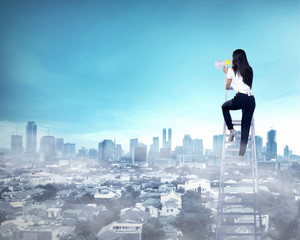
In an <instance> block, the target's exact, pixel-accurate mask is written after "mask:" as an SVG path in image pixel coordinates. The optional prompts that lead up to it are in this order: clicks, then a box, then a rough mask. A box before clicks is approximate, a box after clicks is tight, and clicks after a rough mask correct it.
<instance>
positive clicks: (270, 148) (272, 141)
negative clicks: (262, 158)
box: [266, 129, 277, 161]
mask: <svg viewBox="0 0 300 240" xmlns="http://www.w3.org/2000/svg"><path fill="white" fill-rule="evenodd" d="M267 139H268V142H267V150H266V160H268V161H270V160H271V159H277V143H276V131H275V130H273V129H271V130H270V131H269V132H268V133H267Z"/></svg>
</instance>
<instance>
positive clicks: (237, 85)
mask: <svg viewBox="0 0 300 240" xmlns="http://www.w3.org/2000/svg"><path fill="white" fill-rule="evenodd" d="M226 78H227V79H232V82H231V86H232V88H233V90H234V91H235V92H236V93H238V92H240V93H245V94H248V95H253V93H252V90H251V88H250V87H249V86H248V85H247V84H246V83H244V81H243V77H242V75H241V74H240V73H239V72H237V73H236V74H234V71H233V69H232V68H228V72H227V75H226Z"/></svg>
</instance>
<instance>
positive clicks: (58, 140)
mask: <svg viewBox="0 0 300 240" xmlns="http://www.w3.org/2000/svg"><path fill="white" fill-rule="evenodd" d="M63 148H64V139H63V138H56V144H55V150H56V156H57V157H59V158H60V157H62V153H63Z"/></svg>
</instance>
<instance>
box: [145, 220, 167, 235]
mask: <svg viewBox="0 0 300 240" xmlns="http://www.w3.org/2000/svg"><path fill="white" fill-rule="evenodd" d="M164 236H165V232H164V230H163V226H162V225H161V224H160V222H159V221H158V219H157V218H150V219H148V221H147V222H146V223H144V224H143V230H142V239H143V240H153V239H155V240H162V239H163V238H164Z"/></svg>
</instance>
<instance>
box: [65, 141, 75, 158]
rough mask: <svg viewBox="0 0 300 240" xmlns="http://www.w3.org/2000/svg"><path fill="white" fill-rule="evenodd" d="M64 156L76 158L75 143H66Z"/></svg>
mask: <svg viewBox="0 0 300 240" xmlns="http://www.w3.org/2000/svg"><path fill="white" fill-rule="evenodd" d="M62 155H63V157H64V158H73V157H75V155H76V150H75V143H64V145H63V154H62Z"/></svg>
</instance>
